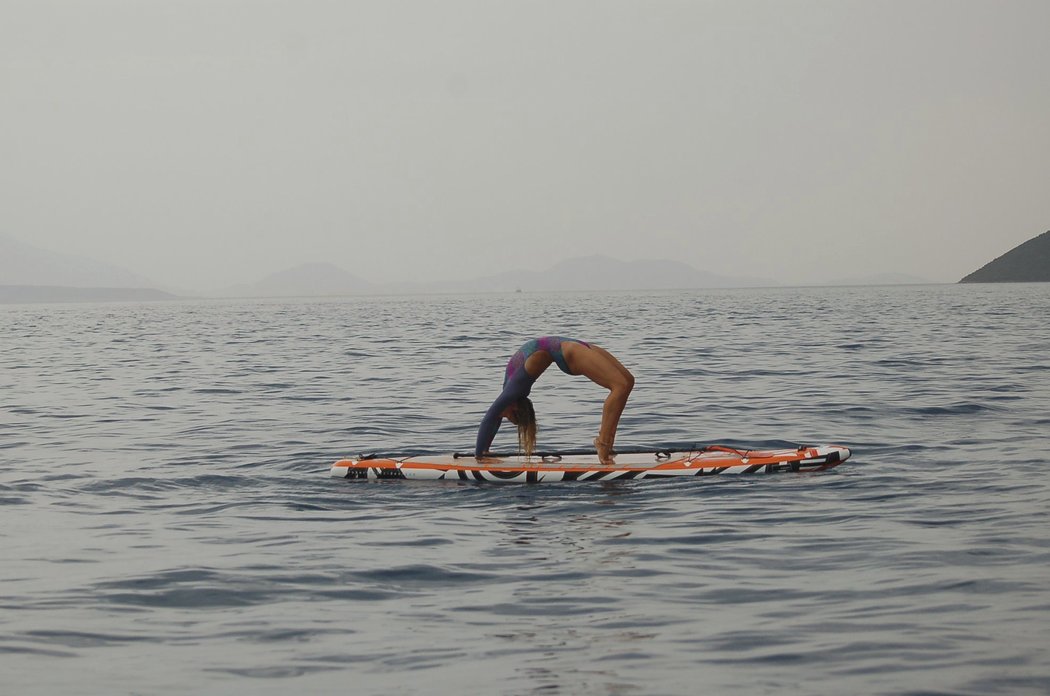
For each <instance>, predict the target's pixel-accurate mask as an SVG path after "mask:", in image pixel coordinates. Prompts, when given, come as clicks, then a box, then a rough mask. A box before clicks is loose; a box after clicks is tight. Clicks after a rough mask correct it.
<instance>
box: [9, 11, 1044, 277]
mask: <svg viewBox="0 0 1050 696" xmlns="http://www.w3.org/2000/svg"><path fill="white" fill-rule="evenodd" d="M1048 27H1050V2H1047V0H1033V1H1032V2H1023V1H1020V0H994V1H989V2H967V1H964V0H945V1H943V2H942V1H937V2H931V1H913V0H909V1H904V0H901V1H900V2H891V1H888V0H870V1H867V2H847V1H843V0H834V1H827V2H801V1H799V2H789V1H785V0H774V1H769V2H747V1H741V0H728V1H726V2H704V1H702V0H689V1H686V2H658V1H641V0H639V1H635V2H616V1H614V0H591V1H588V2H573V1H571V0H556V1H553V2H502V1H500V0H480V1H478V2H463V1H461V0H442V1H441V2H436V1H422V0H420V1H414V2H410V1H398V0H379V1H376V2H353V1H352V0H332V1H315V0H25V1H21V0H18V1H16V0H0V231H3V232H6V233H7V234H9V235H11V236H14V237H16V238H19V239H22V240H24V241H28V242H31V243H33V244H36V245H38V246H42V247H45V248H48V249H52V250H55V251H64V252H71V253H77V254H85V255H88V256H91V257H93V258H96V259H99V260H103V261H108V262H112V263H116V264H120V265H123V266H126V267H129V268H131V269H133V270H135V271H136V272H139V273H141V274H143V275H145V276H147V277H149V278H152V279H154V280H156V281H157V282H159V283H163V284H167V285H174V286H180V287H184V288H214V287H218V286H222V285H226V284H228V283H233V282H241V281H247V280H254V279H256V278H258V277H259V276H261V275H262V274H265V273H268V272H271V271H275V270H279V269H282V268H286V267H288V266H291V265H294V264H298V263H303V262H308V261H329V262H332V263H335V264H338V265H340V266H343V267H344V268H346V269H348V270H351V271H355V272H358V273H359V274H360V275H361V276H363V277H365V278H367V279H371V280H381V279H384V278H391V277H393V276H397V277H399V278H403V279H404V278H407V279H413V278H415V279H421V280H434V279H442V278H448V277H453V276H455V275H457V274H466V275H471V276H473V275H481V274H487V273H491V272H494V271H499V270H503V269H518V268H520V269H541V268H546V267H547V266H549V265H551V264H553V263H555V262H557V261H560V260H562V259H565V258H568V257H573V256H582V255H588V254H593V253H605V254H608V255H611V256H615V257H618V258H621V259H624V260H630V259H636V258H674V259H677V260H681V261H685V262H687V263H690V264H692V265H694V266H697V267H698V268H706V269H710V270H712V271H717V272H719V273H723V274H724V273H727V272H730V273H731V272H732V270H733V269H740V271H741V272H742V273H745V272H746V274H747V275H750V276H764V277H775V278H778V279H781V280H785V281H789V282H793V281H798V282H805V281H807V280H812V279H819V278H823V277H828V276H832V277H836V278H840V277H844V276H848V275H851V274H854V273H856V274H868V273H882V272H887V273H888V272H896V273H908V274H913V275H917V276H921V277H925V278H929V279H931V280H937V281H955V280H958V279H959V278H960V277H961V276H963V275H965V274H966V273H968V272H970V271H972V270H974V269H975V268H977V267H979V266H981V265H982V264H984V263H985V262H986V261H988V260H990V259H991V258H993V257H994V256H997V255H999V254H1001V253H1003V252H1005V251H1007V250H1009V249H1010V248H1012V247H1013V246H1015V245H1017V244H1019V243H1021V242H1023V241H1025V240H1027V239H1029V238H1031V237H1034V236H1036V235H1037V234H1039V233H1041V232H1043V231H1045V230H1047V229H1050V41H1048V40H1047V29H1048ZM829 269H830V270H829Z"/></svg>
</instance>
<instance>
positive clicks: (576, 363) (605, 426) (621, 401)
mask: <svg viewBox="0 0 1050 696" xmlns="http://www.w3.org/2000/svg"><path fill="white" fill-rule="evenodd" d="M566 349H568V350H566ZM562 354H563V355H564V356H565V361H566V363H567V364H568V366H569V369H570V370H572V372H573V373H574V374H578V375H583V376H584V377H587V378H588V379H590V380H591V381H592V382H594V383H595V384H598V385H600V386H602V387H605V388H606V389H608V390H609V396H607V397H606V398H605V404H604V405H603V406H602V425H601V429H600V430H599V431H598V437H597V439H596V440H595V441H594V446H595V448H596V449H597V450H598V459H600V460H601V462H602V463H603V464H612V463H613V462H612V448H613V443H614V442H616V427H617V426H618V425H619V424H620V416H621V415H622V414H623V409H624V407H625V406H627V397H628V396H630V395H631V390H632V389H633V388H634V375H632V374H631V372H630V371H629V370H628V369H627V368H626V367H624V366H623V365H622V364H621V363H620V361H619V360H617V359H616V358H615V357H614V356H613V354H612V353H610V352H609V351H607V350H605V349H604V348H601V347H599V346H596V345H593V344H592V345H591V346H590V347H587V346H585V345H582V344H579V343H573V344H569V345H566V346H563V348H562Z"/></svg>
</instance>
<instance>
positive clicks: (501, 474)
mask: <svg viewBox="0 0 1050 696" xmlns="http://www.w3.org/2000/svg"><path fill="white" fill-rule="evenodd" d="M849 456H850V451H849V449H848V448H846V447H840V446H838V445H814V446H809V445H803V446H799V447H797V448H795V449H775V450H748V449H742V448H736V447H723V446H720V445H711V446H707V447H702V448H698V449H695V450H691V451H669V450H663V451H653V452H631V453H622V454H617V455H616V456H615V457H614V459H613V464H611V465H606V464H602V463H601V462H600V461H599V460H598V455H597V454H596V453H595V452H593V451H591V452H579V453H573V452H563V453H558V452H552V453H540V454H533V455H532V456H531V457H526V456H524V455H494V456H491V457H484V458H475V457H474V456H473V454H469V455H468V454H448V455H427V456H415V457H404V458H386V457H360V458H358V459H341V460H339V461H337V462H336V463H334V464H333V465H332V469H331V475H332V476H335V477H338V478H347V479H366V480H378V479H424V480H468V481H501V482H521V483H538V482H540V481H613V480H622V479H643V478H651V479H657V478H671V477H677V476H713V475H717V474H775V473H791V472H811V471H824V470H826V469H831V468H832V467H835V466H838V465H839V464H841V463H842V462H844V461H846V460H847V459H848V458H849Z"/></svg>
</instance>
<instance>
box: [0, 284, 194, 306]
mask: <svg viewBox="0 0 1050 696" xmlns="http://www.w3.org/2000/svg"><path fill="white" fill-rule="evenodd" d="M174 299H178V298H177V297H176V296H175V295H172V294H171V293H168V292H164V291H162V290H156V289H154V288H72V287H68V286H55V285H0V304H22V303H31V302H145V301H156V300H174Z"/></svg>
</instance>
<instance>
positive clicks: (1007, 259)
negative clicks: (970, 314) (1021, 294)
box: [959, 231, 1050, 283]
mask: <svg viewBox="0 0 1050 696" xmlns="http://www.w3.org/2000/svg"><path fill="white" fill-rule="evenodd" d="M959 282H960V283H1047V282H1050V231H1047V232H1043V233H1042V234H1041V235H1039V236H1038V237H1033V238H1032V239H1029V240H1028V241H1027V242H1025V243H1023V244H1020V245H1018V246H1016V247H1014V248H1013V249H1011V250H1010V251H1008V252H1006V253H1005V254H1003V255H1002V256H1000V257H998V258H996V259H994V260H992V261H989V262H988V263H986V264H985V265H983V266H981V267H980V268H978V269H977V270H976V271H974V272H973V273H971V274H970V275H968V276H966V277H965V278H963V279H962V280H960V281H959Z"/></svg>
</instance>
